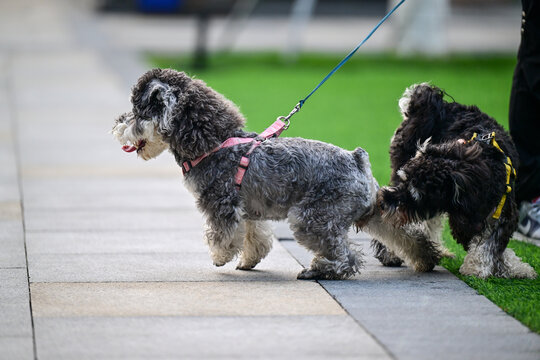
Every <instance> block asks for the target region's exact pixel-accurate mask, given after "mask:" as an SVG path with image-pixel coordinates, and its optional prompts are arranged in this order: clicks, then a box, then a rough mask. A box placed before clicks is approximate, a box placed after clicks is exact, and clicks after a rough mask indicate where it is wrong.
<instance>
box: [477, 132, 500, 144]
mask: <svg viewBox="0 0 540 360" xmlns="http://www.w3.org/2000/svg"><path fill="white" fill-rule="evenodd" d="M494 137H495V134H494V133H492V132H491V133H487V134H484V135H481V136H478V137H477V138H476V139H477V140H478V141H482V142H484V143H486V144H489V143H490V141H491V139H493V138H494Z"/></svg>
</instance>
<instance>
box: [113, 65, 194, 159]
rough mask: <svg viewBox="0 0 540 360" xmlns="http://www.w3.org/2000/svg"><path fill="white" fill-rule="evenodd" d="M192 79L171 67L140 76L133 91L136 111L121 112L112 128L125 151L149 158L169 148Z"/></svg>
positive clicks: (132, 99) (132, 95) (132, 101)
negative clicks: (180, 103)
mask: <svg viewBox="0 0 540 360" xmlns="http://www.w3.org/2000/svg"><path fill="white" fill-rule="evenodd" d="M190 80H191V79H190V78H189V77H188V76H187V75H186V74H184V73H181V72H176V71H173V70H168V69H166V70H162V69H154V70H150V71H148V72H147V73H145V74H144V75H143V76H142V77H141V78H140V79H139V81H138V82H137V84H136V85H135V86H134V87H133V89H132V93H131V103H132V105H133V108H132V111H130V112H127V113H125V114H122V115H120V116H119V117H118V118H117V119H116V121H115V123H114V126H113V129H112V134H113V135H114V136H115V137H116V139H117V140H118V141H119V142H120V143H121V144H122V145H123V146H122V149H123V150H124V151H126V152H133V151H136V152H137V154H138V155H139V156H140V157H141V158H143V159H144V160H149V159H152V158H154V157H156V156H158V155H159V154H161V153H162V152H163V151H164V150H166V149H167V148H168V147H169V139H170V136H171V131H172V128H173V126H174V125H173V124H174V117H175V116H176V115H177V112H178V111H179V110H180V107H179V106H178V105H179V101H181V100H182V96H183V95H184V92H183V91H182V90H183V88H184V86H185V84H186V83H187V82H188V81H190Z"/></svg>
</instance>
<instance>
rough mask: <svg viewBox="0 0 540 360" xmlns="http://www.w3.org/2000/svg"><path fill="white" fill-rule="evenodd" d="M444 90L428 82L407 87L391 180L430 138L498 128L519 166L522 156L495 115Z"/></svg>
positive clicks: (449, 138)
mask: <svg viewBox="0 0 540 360" xmlns="http://www.w3.org/2000/svg"><path fill="white" fill-rule="evenodd" d="M444 95H445V93H444V91H442V90H441V89H440V88H438V87H436V86H432V85H430V84H427V83H422V84H418V85H412V86H411V87H409V88H407V89H406V90H405V92H404V94H403V97H402V98H401V99H400V101H399V106H400V110H401V114H402V116H403V122H402V123H401V125H400V126H399V127H398V128H397V130H396V132H395V133H394V136H393V138H392V142H391V144H390V161H391V166H392V177H391V182H392V183H395V182H396V180H397V178H396V177H397V174H396V173H397V171H398V170H399V169H400V168H401V167H402V166H403V165H404V164H405V163H406V162H407V161H408V160H409V159H411V158H412V157H414V156H415V154H416V152H417V150H418V147H419V146H420V145H421V144H423V143H424V142H425V141H426V140H428V139H429V142H430V143H431V144H440V143H443V142H447V141H456V140H458V139H464V140H469V139H470V138H471V137H472V136H473V134H474V133H477V134H485V133H491V132H495V133H496V137H497V142H498V143H499V145H500V146H501V148H502V150H503V151H504V152H505V154H507V156H509V157H510V158H511V159H512V161H513V163H514V164H515V165H516V166H517V162H518V156H517V151H516V149H515V145H514V143H513V142H512V139H511V138H510V136H509V134H508V133H507V132H506V131H505V130H504V128H503V127H502V126H501V125H499V124H498V123H497V122H496V121H495V119H493V118H491V117H490V116H488V115H487V114H485V113H483V112H482V111H481V110H480V109H479V108H478V107H476V106H468V105H462V104H459V103H456V102H447V101H445V100H444Z"/></svg>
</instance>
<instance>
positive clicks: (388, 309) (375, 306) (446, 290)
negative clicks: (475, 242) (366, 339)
mask: <svg viewBox="0 0 540 360" xmlns="http://www.w3.org/2000/svg"><path fill="white" fill-rule="evenodd" d="M281 244H283V245H284V246H285V247H286V248H287V249H288V250H289V251H290V252H291V253H292V254H293V255H294V256H295V257H296V258H297V259H298V260H299V261H300V262H301V263H302V264H303V265H304V266H308V265H309V254H308V253H307V251H306V250H305V249H303V248H302V247H300V246H299V245H298V244H296V243H295V242H293V241H282V242H281ZM360 244H361V245H363V247H364V249H365V252H366V256H365V262H366V264H365V268H364V269H363V270H362V272H361V274H359V275H356V276H355V277H354V279H352V280H348V281H321V282H320V283H321V285H322V286H323V287H324V288H325V289H326V290H327V291H328V292H329V294H330V295H332V296H333V297H334V298H335V299H336V300H337V301H338V302H339V303H340V304H341V306H343V308H344V309H345V310H346V311H347V313H349V314H350V315H351V316H353V317H354V318H355V319H356V320H357V321H358V322H359V323H360V324H361V325H362V326H364V327H365V328H367V329H369V331H370V333H371V334H373V336H375V337H376V338H377V339H378V340H379V341H380V342H381V343H382V344H384V346H385V347H387V348H388V350H389V351H390V352H391V353H392V354H393V355H394V356H395V357H396V358H398V359H411V360H413V359H414V360H421V359H426V360H427V359H434V358H441V359H456V360H457V359H464V358H471V359H501V360H502V359H510V358H512V359H514V358H515V359H537V358H538V355H539V354H540V336H538V335H537V334H534V333H532V332H531V331H530V330H529V329H527V328H526V327H525V326H523V325H522V324H520V323H519V322H518V321H517V320H515V319H514V318H512V317H510V316H508V315H506V314H505V313H504V312H503V311H502V310H501V309H499V308H498V307H497V306H496V305H495V304H493V303H492V302H490V301H489V300H488V299H486V298H485V297H484V296H481V295H478V294H477V293H476V291H475V290H474V289H472V288H470V287H468V286H467V285H466V284H465V283H463V282H462V281H461V280H459V279H458V278H456V277H455V276H454V275H452V274H451V273H450V272H448V271H447V270H446V269H444V268H442V267H440V266H437V267H436V268H435V271H433V272H430V273H423V274H419V273H415V272H414V271H413V270H412V269H410V268H407V267H399V268H387V267H383V266H382V265H380V263H379V262H378V260H376V259H374V258H373V256H372V254H371V251H370V250H369V246H368V244H369V243H368V240H363V241H360ZM449 334H452V335H451V338H449ZM501 339H504V341H502V340H501Z"/></svg>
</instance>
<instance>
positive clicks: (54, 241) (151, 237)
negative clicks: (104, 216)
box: [26, 228, 208, 256]
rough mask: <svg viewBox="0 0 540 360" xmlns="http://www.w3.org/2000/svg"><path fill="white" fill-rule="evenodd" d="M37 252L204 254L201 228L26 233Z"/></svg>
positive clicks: (33, 251) (29, 247)
mask: <svg viewBox="0 0 540 360" xmlns="http://www.w3.org/2000/svg"><path fill="white" fill-rule="evenodd" d="M26 245H27V250H28V254H29V255H30V256H33V255H37V254H133V253H158V252H161V253H194V252H200V253H206V252H208V246H207V245H206V244H204V241H203V230H202V228H199V229H196V230H191V231H174V230H173V231H137V232H125V231H119V232H99V233H98V232H37V233H33V232H32V233H28V234H27V235H26Z"/></svg>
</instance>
